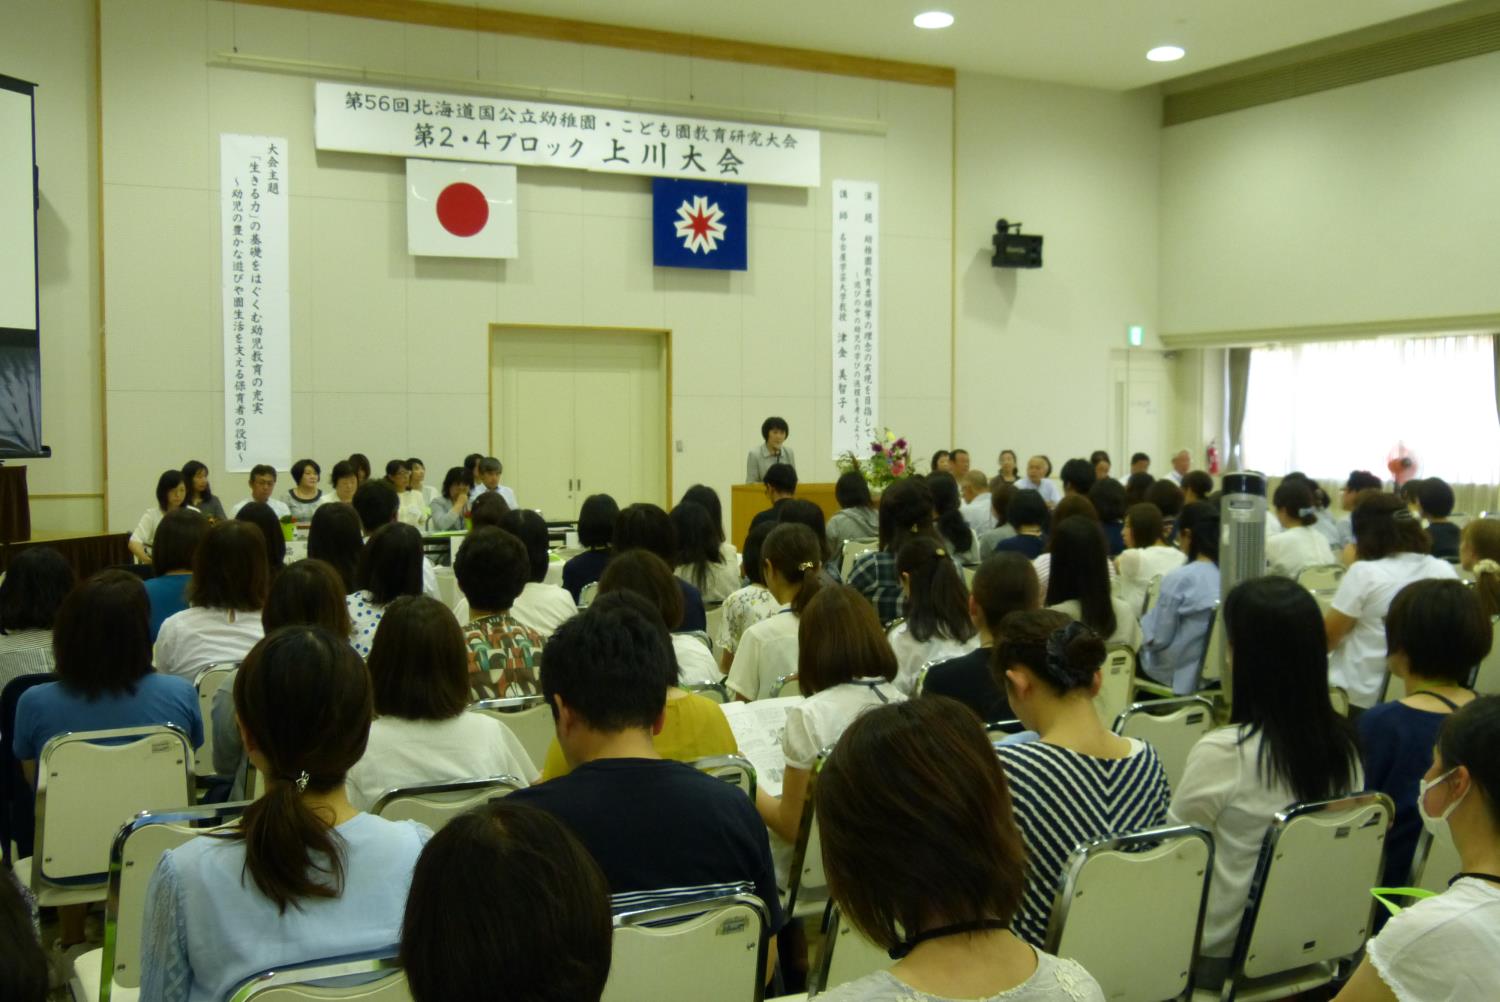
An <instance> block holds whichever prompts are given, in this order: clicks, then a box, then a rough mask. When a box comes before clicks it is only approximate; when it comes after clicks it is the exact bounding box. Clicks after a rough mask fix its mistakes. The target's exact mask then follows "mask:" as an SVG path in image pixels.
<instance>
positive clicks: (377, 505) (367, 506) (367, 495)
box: [349, 480, 401, 533]
mask: <svg viewBox="0 0 1500 1002" xmlns="http://www.w3.org/2000/svg"><path fill="white" fill-rule="evenodd" d="M349 503H350V504H352V505H353V506H354V510H355V512H356V513H358V515H359V524H360V525H361V526H363V527H364V530H365V532H366V533H371V532H374V531H375V530H376V529H378V528H380V527H381V526H382V525H389V524H390V523H391V522H394V521H395V520H396V512H397V511H398V510H400V508H401V499H400V498H399V497H397V496H396V489H395V488H394V487H392V486H391V485H390V484H388V483H386V482H385V481H384V480H366V481H365V482H364V483H362V484H360V485H359V490H357V491H355V492H354V497H352V498H350V499H349Z"/></svg>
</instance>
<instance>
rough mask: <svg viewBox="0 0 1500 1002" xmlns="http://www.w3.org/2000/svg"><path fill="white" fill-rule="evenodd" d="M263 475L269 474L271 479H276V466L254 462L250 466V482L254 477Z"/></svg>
mask: <svg viewBox="0 0 1500 1002" xmlns="http://www.w3.org/2000/svg"><path fill="white" fill-rule="evenodd" d="M264 476H269V477H270V478H271V479H272V480H275V479H276V467H274V466H267V465H266V464H265V463H256V464H255V465H254V466H252V467H250V478H249V479H250V480H251V481H252V482H253V481H254V480H255V478H256V477H264Z"/></svg>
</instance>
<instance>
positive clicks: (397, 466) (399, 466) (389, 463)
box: [385, 459, 411, 477]
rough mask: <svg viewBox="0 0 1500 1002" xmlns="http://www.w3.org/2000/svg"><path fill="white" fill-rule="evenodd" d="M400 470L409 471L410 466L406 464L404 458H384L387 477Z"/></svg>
mask: <svg viewBox="0 0 1500 1002" xmlns="http://www.w3.org/2000/svg"><path fill="white" fill-rule="evenodd" d="M402 470H405V471H406V472H407V473H410V472H411V467H410V466H408V465H407V464H406V460H404V459H388V460H386V463H385V475H386V476H387V477H394V476H395V475H396V474H398V473H400V472H401V471H402Z"/></svg>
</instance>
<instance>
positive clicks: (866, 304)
mask: <svg viewBox="0 0 1500 1002" xmlns="http://www.w3.org/2000/svg"><path fill="white" fill-rule="evenodd" d="M879 427H880V185H878V184H876V183H874V182H873V181H834V182H833V458H834V459H838V458H839V457H840V456H842V455H844V453H846V452H852V453H854V455H855V456H856V457H858V458H859V459H861V460H864V459H868V458H869V456H870V443H871V442H874V441H875V439H876V429H878V428H879Z"/></svg>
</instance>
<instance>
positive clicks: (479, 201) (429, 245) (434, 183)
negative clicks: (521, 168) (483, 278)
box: [406, 160, 516, 257]
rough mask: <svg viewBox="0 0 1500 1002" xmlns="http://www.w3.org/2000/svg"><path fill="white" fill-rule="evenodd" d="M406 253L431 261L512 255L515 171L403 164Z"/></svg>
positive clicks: (465, 165)
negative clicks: (404, 169) (404, 173)
mask: <svg viewBox="0 0 1500 1002" xmlns="http://www.w3.org/2000/svg"><path fill="white" fill-rule="evenodd" d="M406 249H407V251H408V252H410V253H411V254H413V255H418V256H421V255H428V256H435V257H515V256H516V169H515V168H514V167H505V166H500V165H496V164H469V163H458V162H455V161H449V160H408V161H406Z"/></svg>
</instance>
